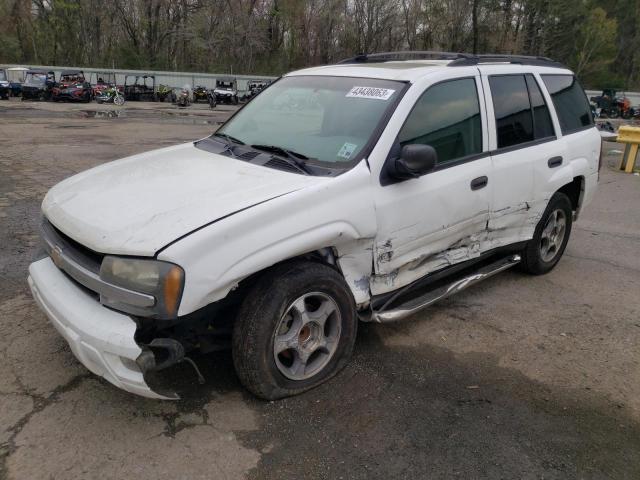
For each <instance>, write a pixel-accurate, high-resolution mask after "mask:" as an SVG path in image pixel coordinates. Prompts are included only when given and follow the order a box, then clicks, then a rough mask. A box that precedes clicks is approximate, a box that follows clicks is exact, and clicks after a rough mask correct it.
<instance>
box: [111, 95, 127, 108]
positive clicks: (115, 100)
mask: <svg viewBox="0 0 640 480" xmlns="http://www.w3.org/2000/svg"><path fill="white" fill-rule="evenodd" d="M113 103H114V104H115V105H117V106H118V107H121V106H122V105H124V97H123V96H122V95H116V96H115V97H113Z"/></svg>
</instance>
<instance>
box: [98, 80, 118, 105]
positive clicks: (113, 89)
mask: <svg viewBox="0 0 640 480" xmlns="http://www.w3.org/2000/svg"><path fill="white" fill-rule="evenodd" d="M96 102H98V103H113V104H114V105H117V106H119V107H120V106H122V105H124V95H123V94H122V92H121V91H120V90H119V89H118V87H117V86H116V85H111V86H110V87H109V88H107V89H105V90H102V91H101V92H100V93H99V94H98V95H97V96H96Z"/></svg>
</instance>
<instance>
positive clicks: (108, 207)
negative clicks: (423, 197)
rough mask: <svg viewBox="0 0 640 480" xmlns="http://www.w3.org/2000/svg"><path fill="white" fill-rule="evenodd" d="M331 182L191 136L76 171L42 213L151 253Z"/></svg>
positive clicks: (70, 229)
mask: <svg viewBox="0 0 640 480" xmlns="http://www.w3.org/2000/svg"><path fill="white" fill-rule="evenodd" d="M327 181H328V179H327V178H322V177H311V176H304V175H297V174H294V173H289V172H284V171H281V170H275V169H272V168H267V167H261V166H258V165H252V164H250V163H247V162H243V161H238V160H235V159H233V158H231V157H226V156H223V155H217V154H214V153H209V152H205V151H203V150H200V149H198V148H195V147H194V146H193V144H192V143H187V144H183V145H178V146H175V147H169V148H163V149H160V150H155V151H152V152H146V153H143V154H140V155H134V156H132V157H129V158H125V159H122V160H118V161H115V162H110V163H106V164H104V165H101V166H99V167H96V168H92V169H90V170H87V171H85V172H82V173H80V174H78V175H74V176H73V177H71V178H68V179H66V180H64V181H62V182H60V183H59V184H58V185H56V186H55V187H53V188H52V189H51V190H50V191H49V193H47V195H46V197H45V199H44V202H43V204H42V212H43V213H44V214H45V215H46V216H47V218H48V219H49V220H50V221H51V222H52V223H53V224H54V225H55V226H56V227H58V228H59V229H60V230H62V231H63V232H64V233H66V234H67V235H69V236H70V237H71V238H73V239H74V240H76V241H78V242H80V243H81V244H83V245H85V246H86V247H88V248H90V249H92V250H94V251H96V252H101V253H113V254H122V255H144V256H151V255H154V254H155V253H156V252H157V251H158V250H159V249H160V248H162V247H163V246H165V245H166V244H168V243H169V242H171V241H173V240H175V239H176V238H178V237H180V236H182V235H185V234H187V233H189V232H191V231H192V230H194V229H196V228H198V227H201V226H202V225H204V224H206V223H208V222H213V221H215V220H217V219H219V218H221V217H224V216H226V215H229V214H232V213H234V212H237V211H240V210H242V209H245V208H248V207H251V206H253V205H255V204H256V203H260V202H264V201H266V200H269V199H271V198H274V197H277V196H279V195H284V194H287V193H290V192H293V191H295V190H298V189H301V188H304V187H308V186H310V185H316V184H317V185H321V184H324V183H326V182H327Z"/></svg>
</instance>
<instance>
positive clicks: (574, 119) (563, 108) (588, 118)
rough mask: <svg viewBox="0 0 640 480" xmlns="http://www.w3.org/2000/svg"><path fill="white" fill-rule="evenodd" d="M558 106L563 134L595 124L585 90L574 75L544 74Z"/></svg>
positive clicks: (543, 77)
mask: <svg viewBox="0 0 640 480" xmlns="http://www.w3.org/2000/svg"><path fill="white" fill-rule="evenodd" d="M542 80H543V81H544V84H545V85H546V86H547V90H548V91H549V94H550V95H551V99H552V100H553V105H554V106H555V107H556V113H557V114H558V120H560V129H561V130H562V133H563V134H565V135H566V134H568V133H571V132H575V131H576V130H581V129H582V128H584V127H589V126H591V125H593V117H592V115H591V108H590V107H589V102H588V101H587V97H586V95H585V94H584V90H582V87H581V86H580V84H579V83H578V81H577V80H576V78H575V77H574V76H573V75H542Z"/></svg>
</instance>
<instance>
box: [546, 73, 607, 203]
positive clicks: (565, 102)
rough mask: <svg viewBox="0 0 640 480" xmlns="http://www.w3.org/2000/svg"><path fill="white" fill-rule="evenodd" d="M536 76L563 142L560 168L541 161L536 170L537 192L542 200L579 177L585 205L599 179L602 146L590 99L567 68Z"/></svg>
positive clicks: (582, 201)
mask: <svg viewBox="0 0 640 480" xmlns="http://www.w3.org/2000/svg"><path fill="white" fill-rule="evenodd" d="M539 78H540V79H541V85H543V86H544V87H546V90H547V91H546V92H544V93H545V96H546V97H547V98H548V102H549V103H550V104H553V106H554V109H555V114H556V115H555V116H556V117H557V119H556V120H555V122H556V125H557V126H556V128H557V130H558V136H559V137H561V140H562V143H563V145H564V154H563V162H562V167H561V168H558V167H555V168H552V169H549V168H544V165H541V166H540V168H539V169H538V170H537V171H536V175H535V179H536V187H535V188H536V194H537V195H538V196H539V198H540V200H541V201H544V199H546V198H549V197H550V196H551V195H553V193H554V192H556V191H557V190H558V189H559V188H560V187H562V186H563V185H565V184H567V183H570V182H572V181H573V180H574V178H578V179H579V180H580V183H581V187H580V190H581V195H582V196H585V198H582V199H581V201H580V204H581V205H585V204H586V203H588V201H589V200H590V197H591V195H592V194H593V192H594V190H595V188H594V187H595V186H596V184H597V181H598V163H599V157H600V147H601V141H600V135H599V134H598V133H597V131H596V129H595V128H594V121H593V116H592V114H591V107H590V106H589V101H588V100H587V96H586V95H585V93H584V91H583V90H582V87H581V86H580V84H579V83H578V81H577V80H576V78H575V77H574V76H573V74H571V73H569V72H567V73H566V74H564V73H555V72H549V73H541V74H540V76H539ZM543 90H544V89H543ZM552 110H553V109H552Z"/></svg>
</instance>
